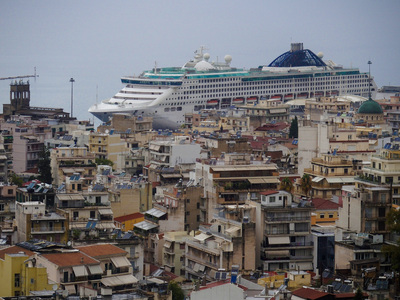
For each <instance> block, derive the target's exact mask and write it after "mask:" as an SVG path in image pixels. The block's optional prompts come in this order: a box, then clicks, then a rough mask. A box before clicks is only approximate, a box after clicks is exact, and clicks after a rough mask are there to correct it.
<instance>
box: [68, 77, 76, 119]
mask: <svg viewBox="0 0 400 300" xmlns="http://www.w3.org/2000/svg"><path fill="white" fill-rule="evenodd" d="M69 82H71V118H72V117H73V115H74V82H75V79H73V78H72V77H71V79H70V80H69Z"/></svg>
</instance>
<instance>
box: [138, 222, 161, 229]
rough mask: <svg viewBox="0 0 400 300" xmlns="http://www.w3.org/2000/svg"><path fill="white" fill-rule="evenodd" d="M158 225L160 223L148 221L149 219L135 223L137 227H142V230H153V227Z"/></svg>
mask: <svg viewBox="0 0 400 300" xmlns="http://www.w3.org/2000/svg"><path fill="white" fill-rule="evenodd" d="M157 226H158V225H156V224H153V223H150V222H147V221H142V222H139V223H136V224H135V227H136V228H139V229H142V230H146V231H147V230H151V229H153V228H156V227H157Z"/></svg>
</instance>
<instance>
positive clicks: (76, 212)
mask: <svg viewBox="0 0 400 300" xmlns="http://www.w3.org/2000/svg"><path fill="white" fill-rule="evenodd" d="M73 218H74V220H78V218H79V211H74V216H73Z"/></svg>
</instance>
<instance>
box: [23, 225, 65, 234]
mask: <svg viewBox="0 0 400 300" xmlns="http://www.w3.org/2000/svg"><path fill="white" fill-rule="evenodd" d="M64 232H65V227H49V226H46V227H40V228H32V229H31V233H32V234H36V233H64Z"/></svg>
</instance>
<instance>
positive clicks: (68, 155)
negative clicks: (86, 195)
mask: <svg viewBox="0 0 400 300" xmlns="http://www.w3.org/2000/svg"><path fill="white" fill-rule="evenodd" d="M50 158H51V174H52V176H53V184H54V185H55V186H57V187H59V186H61V185H62V183H66V181H67V177H71V176H76V175H78V176H79V182H81V184H82V186H81V187H80V189H81V190H85V189H88V186H89V185H90V184H91V183H92V180H93V179H94V176H95V172H96V164H95V155H94V154H92V153H90V152H89V151H88V150H87V148H86V147H72V148H70V147H59V148H55V149H52V151H51V152H50ZM81 178H82V179H81ZM78 190H79V188H78Z"/></svg>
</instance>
